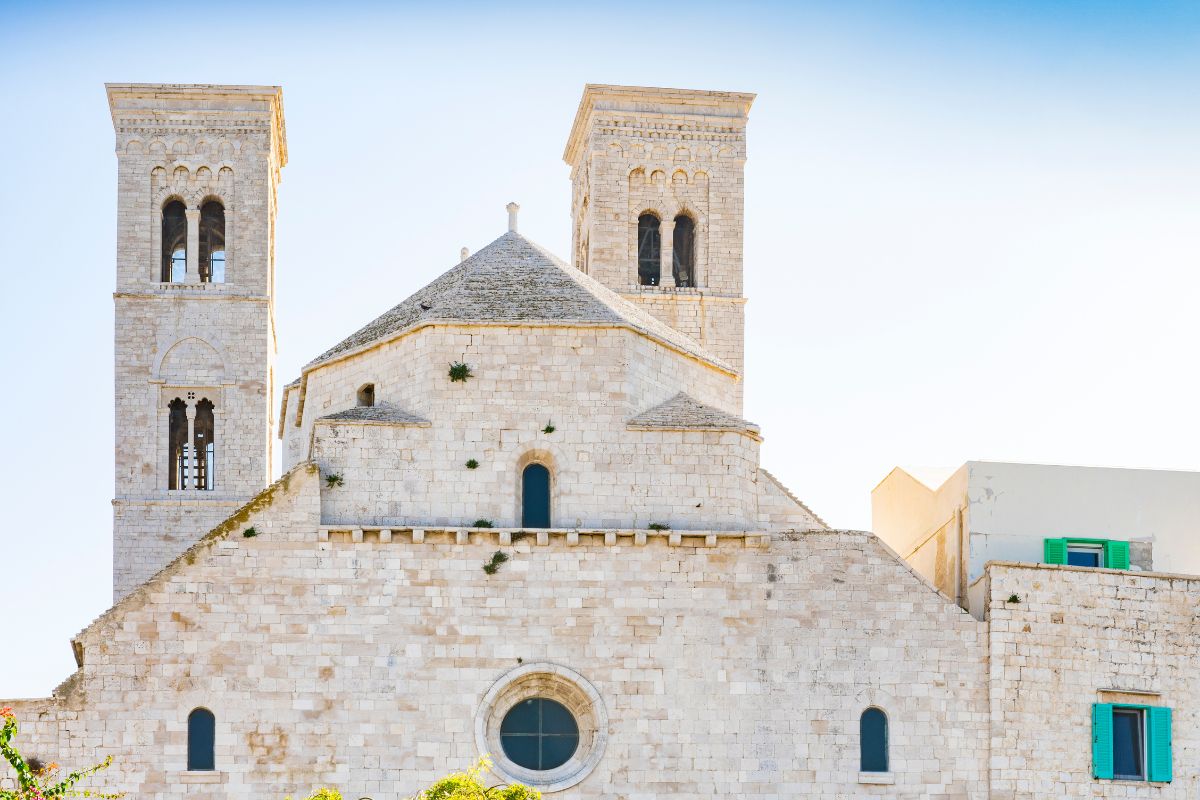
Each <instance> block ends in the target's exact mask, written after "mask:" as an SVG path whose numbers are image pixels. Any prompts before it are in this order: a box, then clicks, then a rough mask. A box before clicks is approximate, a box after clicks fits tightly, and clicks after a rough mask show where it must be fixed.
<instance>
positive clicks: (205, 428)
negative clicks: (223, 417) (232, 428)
mask: <svg viewBox="0 0 1200 800" xmlns="http://www.w3.org/2000/svg"><path fill="white" fill-rule="evenodd" d="M195 394H196V393H195V392H188V393H187V395H188V399H187V400H184V399H183V398H181V397H176V398H175V399H174V400H172V401H171V402H170V403H168V404H167V411H168V415H167V465H168V468H167V476H168V477H167V488H168V489H194V490H197V491H208V492H211V491H212V490H213V487H214V485H215V483H216V474H217V436H216V417H215V415H214V414H213V403H212V401H211V400H209V399H208V398H207V397H203V398H200V399H199V400H197V399H196V397H195Z"/></svg>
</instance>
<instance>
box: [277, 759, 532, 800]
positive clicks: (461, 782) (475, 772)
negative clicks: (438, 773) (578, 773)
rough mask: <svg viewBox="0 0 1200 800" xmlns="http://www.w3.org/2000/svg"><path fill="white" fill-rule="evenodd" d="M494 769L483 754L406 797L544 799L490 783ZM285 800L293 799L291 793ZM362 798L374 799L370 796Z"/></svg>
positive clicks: (313, 798) (323, 794)
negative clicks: (472, 762) (462, 768)
mask: <svg viewBox="0 0 1200 800" xmlns="http://www.w3.org/2000/svg"><path fill="white" fill-rule="evenodd" d="M491 768H492V760H491V759H490V758H489V757H488V756H487V755H482V756H480V757H479V761H478V762H476V764H475V766H473V767H470V768H469V769H467V770H466V771H465V772H454V773H451V774H450V775H447V776H446V777H444V778H441V779H439V780H436V781H434V782H433V785H432V786H430V787H429V788H428V789H422V790H421V791H419V792H417V793H416V794H414V795H412V796H411V797H406V798H404V800H542V793H541V792H539V791H538V790H537V789H530V788H529V787H528V786H525V785H523V784H520V783H510V784H493V785H491V786H488V785H487V783H491V781H486V782H485V778H486V775H485V773H487V772H488V771H489V770H491ZM284 800H292V798H291V796H290V795H289V796H288V797H286V798H284ZM305 800H342V793H341V792H339V791H338V790H337V789H329V788H326V787H321V788H320V789H317V790H316V791H315V792H313V793H312V794H310V795H309V796H308V797H307V798H305ZM361 800H371V798H369V797H364V798H361Z"/></svg>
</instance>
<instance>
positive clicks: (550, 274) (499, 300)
mask: <svg viewBox="0 0 1200 800" xmlns="http://www.w3.org/2000/svg"><path fill="white" fill-rule="evenodd" d="M439 323H467V324H471V323H475V324H484V325H486V324H489V323H490V324H506V323H507V324H532V325H537V324H559V325H562V324H592V325H614V326H624V327H628V328H631V329H632V330H634V331H637V332H639V333H641V334H643V335H645V336H648V337H650V338H652V339H657V340H659V341H660V342H662V343H663V344H665V345H667V346H669V347H671V348H673V349H675V350H678V351H680V352H683V353H686V354H688V355H690V356H693V357H695V358H697V359H700V360H702V361H705V362H707V363H709V364H711V365H712V366H715V367H717V368H718V369H720V370H723V371H725V372H729V373H731V374H737V371H736V370H735V369H734V368H733V367H731V366H730V365H729V364H726V363H725V362H724V361H722V360H721V359H719V358H717V357H716V356H714V355H712V354H711V353H709V352H708V351H707V350H705V349H704V348H703V347H702V346H701V345H700V344H699V343H698V342H696V341H695V340H694V339H692V338H690V337H688V336H686V335H684V334H682V333H680V332H679V331H677V330H675V329H674V328H672V327H670V326H669V325H667V324H665V323H663V322H660V321H659V320H657V319H655V318H654V317H653V316H651V315H650V314H648V313H646V312H645V311H642V310H641V309H640V308H638V307H637V306H635V305H634V304H633V303H630V302H629V301H628V300H625V299H623V298H622V297H621V296H620V295H618V294H617V293H616V292H614V291H612V290H611V289H609V288H608V287H606V286H604V285H602V284H600V283H599V282H597V281H596V280H595V279H594V278H591V277H589V276H587V275H584V274H583V273H582V272H580V271H579V270H577V269H574V268H572V267H569V266H567V265H566V264H564V263H563V262H562V261H560V260H559V259H558V258H556V257H555V256H554V255H552V254H551V253H549V252H547V251H546V250H545V249H543V248H542V247H540V246H539V245H536V244H534V243H533V242H531V241H529V240H528V239H526V238H525V237H524V236H522V235H521V234H519V233H517V232H516V231H509V232H508V233H506V234H504V235H503V236H501V237H500V238H499V239H497V240H496V241H494V242H492V243H491V244H489V245H488V246H487V247H485V248H483V249H482V250H480V251H479V252H478V253H476V254H475V255H473V256H471V257H470V258H468V259H466V260H465V261H463V262H462V263H460V264H458V265H457V266H455V267H453V268H452V269H450V270H449V271H447V272H445V273H443V274H442V275H441V276H440V277H438V278H437V279H435V280H434V281H433V282H432V283H430V284H429V285H427V286H426V287H425V288H423V289H421V290H419V291H418V292H417V293H416V294H414V295H412V296H411V297H409V298H408V299H407V300H405V301H404V302H402V303H400V304H399V305H397V306H395V307H394V308H392V309H391V310H390V311H387V312H386V313H384V314H382V315H381V316H379V317H377V318H376V319H375V320H373V321H371V322H370V323H368V324H367V325H365V326H364V327H362V328H360V329H359V330H358V331H356V332H355V333H354V334H352V335H351V336H349V337H348V338H346V339H344V340H343V341H341V342H339V343H338V344H336V345H334V346H333V347H331V348H329V349H328V350H326V351H325V352H324V353H322V354H321V355H319V356H317V358H315V359H313V360H312V361H311V362H309V363H308V364H307V365H306V366H305V367H304V370H305V371H308V370H310V369H312V368H313V367H316V366H318V365H320V364H323V363H325V362H327V361H331V360H333V359H336V358H338V357H340V356H344V355H347V354H349V353H352V352H354V351H357V350H359V349H363V348H366V347H368V346H370V345H373V344H376V343H379V342H382V341H384V340H387V339H391V338H393V337H395V336H398V335H400V334H402V333H404V332H405V331H407V330H412V329H415V328H418V327H423V326H425V325H432V324H439Z"/></svg>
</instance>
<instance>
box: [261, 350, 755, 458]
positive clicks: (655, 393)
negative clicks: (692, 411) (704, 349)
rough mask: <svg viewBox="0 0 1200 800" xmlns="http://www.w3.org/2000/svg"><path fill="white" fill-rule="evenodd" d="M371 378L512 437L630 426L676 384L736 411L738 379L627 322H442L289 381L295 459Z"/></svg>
mask: <svg viewBox="0 0 1200 800" xmlns="http://www.w3.org/2000/svg"><path fill="white" fill-rule="evenodd" d="M460 360H461V361H465V362H466V363H467V364H469V365H470V366H471V368H472V371H473V372H474V377H473V378H471V379H470V380H468V381H466V382H465V383H452V382H451V381H450V380H449V379H448V376H447V372H448V370H449V365H450V363H452V362H455V361H460ZM366 383H373V384H374V386H375V398H376V402H377V403H390V404H393V405H395V406H398V407H400V408H402V409H404V410H405V411H408V412H410V413H413V414H416V415H418V416H421V417H423V418H425V419H428V420H430V421H431V422H433V423H434V424H435V425H440V426H444V427H447V428H449V429H450V430H451V431H463V430H470V429H476V428H478V429H482V428H483V427H484V425H483V420H494V421H491V422H488V424H487V426H486V427H488V428H489V429H490V430H493V431H509V433H508V434H507V436H509V437H515V436H520V435H524V432H531V431H537V430H541V429H542V428H544V427H545V425H546V423H547V422H550V421H553V422H554V425H555V427H556V428H558V429H560V430H561V431H562V432H563V433H564V435H565V434H566V433H567V432H568V431H574V432H575V435H584V433H583V432H584V431H588V433H587V434H586V435H587V437H588V438H587V439H586V441H587V443H588V444H595V445H599V444H600V442H601V441H602V438H601V437H600V436H599V433H598V432H599V430H601V429H604V430H614V431H615V430H619V429H620V430H623V428H624V425H625V421H626V420H628V419H629V418H630V417H633V416H635V415H636V414H638V413H640V412H642V411H645V410H646V409H648V408H650V407H652V406H655V405H657V404H659V403H661V402H663V401H665V400H667V399H669V398H671V397H672V396H674V395H675V394H676V393H678V392H679V391H686V392H687V393H688V394H690V395H691V396H692V397H694V398H696V399H697V400H699V401H700V402H703V403H706V404H709V405H712V406H714V407H717V408H721V409H723V410H726V411H729V412H731V413H735V414H736V413H737V412H738V411H739V408H740V396H739V395H738V394H737V393H736V390H735V388H734V387H735V386H736V378H734V377H733V376H730V375H728V374H727V373H724V372H721V371H718V370H715V369H713V368H712V367H710V366H707V365H704V364H702V363H700V362H698V361H695V360H694V359H691V358H687V357H684V356H681V355H679V354H677V353H675V352H673V351H670V350H667V349H666V348H664V347H663V346H662V345H659V344H657V343H655V342H652V341H651V340H649V339H646V338H645V337H643V336H640V335H638V334H635V333H632V332H630V331H627V330H624V329H619V328H617V329H614V328H599V327H566V326H564V327H549V326H529V327H518V326H512V327H498V326H497V327H483V326H479V327H471V326H437V327H428V328H422V329H420V330H419V331H416V332H415V333H413V334H411V335H409V336H405V337H402V338H400V339H397V340H393V341H391V342H388V343H386V344H383V345H381V346H380V347H378V348H375V349H372V350H370V351H367V352H365V353H362V354H360V355H357V356H353V357H351V358H347V359H344V360H342V361H337V362H334V363H331V364H329V365H326V366H321V367H319V368H317V369H314V370H312V371H310V372H309V373H308V374H307V376H306V379H305V382H304V384H303V385H302V388H301V389H293V390H292V391H291V392H289V401H288V402H289V408H290V404H291V402H292V401H291V400H290V398H291V396H292V395H293V394H297V395H299V394H300V393H302V395H303V408H302V409H300V412H301V416H300V417H299V422H300V424H299V425H297V424H296V422H297V418H296V416H295V415H294V414H293V415H292V416H290V417H289V418H288V419H287V420H286V422H285V425H284V429H283V430H284V441H285V448H284V449H285V453H286V454H287V456H288V458H305V457H307V449H306V448H307V447H308V443H309V442H310V441H311V437H312V426H313V424H314V423H315V421H316V420H317V419H318V418H320V417H322V416H325V415H327V414H332V413H334V412H337V411H342V410H344V409H347V408H351V407H353V406H354V405H355V402H356V394H357V391H358V389H359V387H361V386H362V385H363V384H366ZM296 403H297V407H298V408H299V403H300V400H299V396H297V400H296ZM289 413H290V412H289ZM560 423H562V424H560ZM447 435H450V434H447ZM479 435H480V436H482V433H480V434H479ZM468 441H470V440H468ZM301 454H304V455H301ZM285 466H290V464H289V465H285Z"/></svg>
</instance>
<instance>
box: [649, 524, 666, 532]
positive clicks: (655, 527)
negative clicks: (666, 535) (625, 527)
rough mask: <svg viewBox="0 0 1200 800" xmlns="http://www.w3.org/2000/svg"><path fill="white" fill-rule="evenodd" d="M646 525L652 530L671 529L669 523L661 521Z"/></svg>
mask: <svg viewBox="0 0 1200 800" xmlns="http://www.w3.org/2000/svg"><path fill="white" fill-rule="evenodd" d="M648 527H649V528H650V530H652V531H669V530H671V526H670V525H666V524H664V523H662V522H651V523H650V525H649V526H648Z"/></svg>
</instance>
